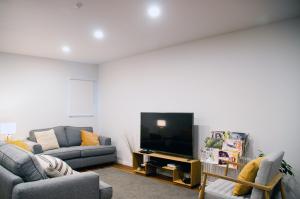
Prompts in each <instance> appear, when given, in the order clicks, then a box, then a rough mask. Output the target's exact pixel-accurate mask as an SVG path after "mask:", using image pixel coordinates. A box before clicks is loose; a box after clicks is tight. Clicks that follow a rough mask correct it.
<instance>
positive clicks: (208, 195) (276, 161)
mask: <svg viewBox="0 0 300 199" xmlns="http://www.w3.org/2000/svg"><path fill="white" fill-rule="evenodd" d="M283 155H284V152H279V153H273V154H270V155H267V156H266V157H265V158H264V159H263V160H262V162H261V164H260V168H259V170H258V172H257V176H256V178H255V182H254V183H253V182H248V181H244V180H239V179H235V178H231V177H228V176H227V171H226V170H225V175H218V174H214V173H209V172H203V173H204V180H203V184H202V186H201V190H200V194H199V197H200V199H263V198H265V199H270V198H271V195H272V192H273V190H274V188H275V186H276V185H277V184H280V191H281V196H282V198H283V199H285V191H284V187H283V185H282V183H281V179H282V176H283V175H282V174H281V173H280V172H279V168H280V165H281V161H282V158H283ZM228 164H234V163H227V168H228ZM208 176H211V177H215V178H218V179H217V180H216V181H214V182H212V183H210V184H209V185H208V186H205V185H206V181H207V177H208ZM235 183H240V184H244V185H247V186H250V187H252V188H253V190H252V192H251V194H249V195H246V196H233V195H232V190H233V188H234V185H235Z"/></svg>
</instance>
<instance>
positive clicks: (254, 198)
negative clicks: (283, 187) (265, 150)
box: [251, 151, 284, 199]
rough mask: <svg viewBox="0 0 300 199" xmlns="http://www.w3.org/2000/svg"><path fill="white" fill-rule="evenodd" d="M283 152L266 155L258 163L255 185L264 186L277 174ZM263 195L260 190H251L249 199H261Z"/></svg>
mask: <svg viewBox="0 0 300 199" xmlns="http://www.w3.org/2000/svg"><path fill="white" fill-rule="evenodd" d="M283 155H284V152H283V151H281V152H279V153H273V154H270V155H267V156H266V157H265V158H264V159H263V160H262V161H261V163H260V166H259V170H258V172H257V176H256V178H255V183H258V184H262V185H266V184H267V183H269V182H270V181H271V180H272V179H273V177H274V176H275V175H276V174H278V172H279V168H280V165H281V161H282V158H283ZM263 197H264V193H263V191H261V190H258V189H253V190H252V194H251V199H262V198H263Z"/></svg>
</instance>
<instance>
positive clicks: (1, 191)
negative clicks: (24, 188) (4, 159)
mask: <svg viewBox="0 0 300 199" xmlns="http://www.w3.org/2000/svg"><path fill="white" fill-rule="evenodd" d="M22 182H23V180H22V179H21V178H20V177H19V176H16V175H14V174H13V173H11V172H9V171H8V170H7V169H5V168H3V167H2V166H0V198H1V199H11V197H12V191H13V188H14V186H15V185H17V184H20V183H22Z"/></svg>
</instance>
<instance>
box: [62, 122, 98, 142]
mask: <svg viewBox="0 0 300 199" xmlns="http://www.w3.org/2000/svg"><path fill="white" fill-rule="evenodd" d="M65 130H66V135H67V139H68V146H80V144H81V132H80V131H81V130H86V131H90V132H93V128H92V127H73V126H66V127H65Z"/></svg>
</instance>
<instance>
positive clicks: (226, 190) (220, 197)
mask: <svg viewBox="0 0 300 199" xmlns="http://www.w3.org/2000/svg"><path fill="white" fill-rule="evenodd" d="M234 185H235V183H233V182H230V181H227V180H222V179H218V180H216V181H214V182H212V183H210V184H209V185H208V186H207V187H206V188H205V199H249V198H250V195H245V196H234V195H232V190H233V188H234Z"/></svg>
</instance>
